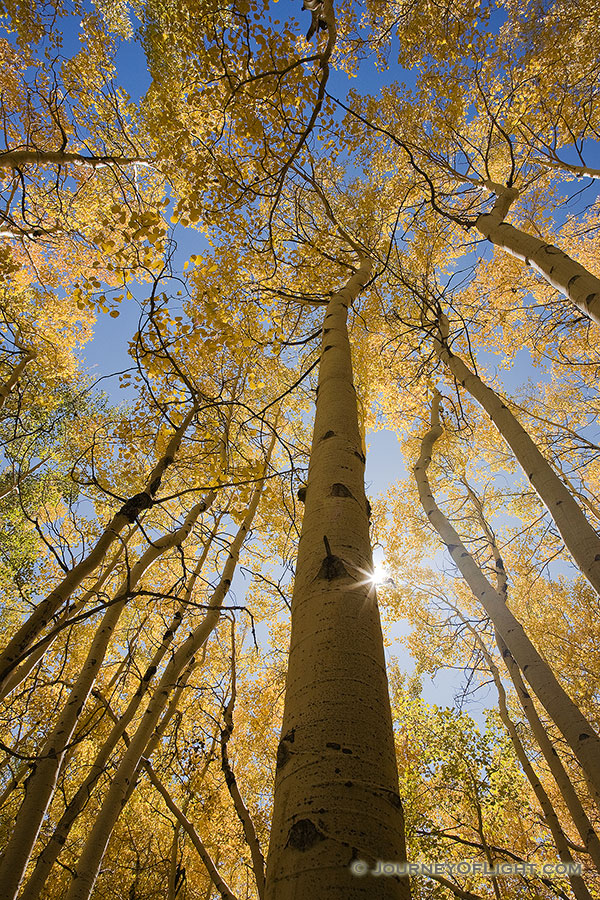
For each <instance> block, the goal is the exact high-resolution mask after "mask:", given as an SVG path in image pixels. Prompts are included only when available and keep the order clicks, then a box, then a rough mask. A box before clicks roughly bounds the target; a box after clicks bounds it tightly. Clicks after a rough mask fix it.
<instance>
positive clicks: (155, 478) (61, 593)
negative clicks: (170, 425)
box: [0, 405, 196, 685]
mask: <svg viewBox="0 0 600 900" xmlns="http://www.w3.org/2000/svg"><path fill="white" fill-rule="evenodd" d="M195 414H196V406H195V405H194V406H193V407H192V409H191V410H190V411H189V412H188V414H187V415H186V416H185V418H184V420H183V422H182V423H181V425H180V426H179V428H178V429H177V430H176V431H175V433H174V434H173V436H172V438H171V440H170V441H169V444H168V445H167V449H166V450H165V453H164V454H163V456H162V457H161V458H160V459H159V460H158V462H157V463H156V465H155V466H154V468H153V470H152V472H151V473H150V475H149V477H148V480H147V482H146V486H145V488H144V490H143V491H141V492H140V493H139V494H136V495H135V496H133V497H130V498H129V500H127V502H126V503H125V504H124V505H123V506H122V507H121V509H120V510H119V511H118V512H117V513H116V514H115V515H114V516H113V518H112V519H111V521H110V522H109V524H108V525H107V526H106V528H105V529H104V532H103V533H102V534H101V536H100V538H99V539H98V541H97V542H96V545H95V546H94V547H93V548H92V550H91V551H90V552H89V553H88V554H87V556H85V557H84V558H83V559H82V560H81V562H79V563H78V564H77V565H76V566H74V567H73V568H72V569H71V570H70V571H69V572H68V573H67V574H66V575H65V577H64V578H63V580H62V581H61V583H60V584H59V585H58V587H56V588H55V589H54V590H53V591H52V592H51V593H50V594H48V596H47V597H46V598H45V599H44V600H42V601H41V602H40V603H39V604H38V605H37V606H36V608H35V610H34V611H33V612H32V614H31V615H30V616H29V618H28V619H27V620H26V621H25V622H24V623H23V624H22V625H21V626H20V628H18V630H17V632H16V634H15V635H14V636H13V637H12V638H11V640H10V641H9V643H8V645H7V646H6V648H5V650H4V651H3V652H2V654H0V685H2V684H3V682H4V679H5V678H6V677H7V676H8V675H9V674H10V673H11V672H12V670H13V669H14V668H15V666H16V665H18V664H19V663H20V662H21V660H22V659H23V658H24V657H23V656H22V654H23V653H24V651H25V650H27V648H28V647H29V645H30V644H31V642H32V641H33V640H34V639H35V638H36V637H37V636H38V635H39V634H40V633H41V632H42V631H43V629H44V628H45V627H46V625H47V624H48V622H49V621H50V619H51V618H52V616H53V615H54V614H55V613H56V612H57V611H58V610H59V609H60V608H61V607H62V606H63V604H64V603H66V602H67V600H68V599H69V598H70V597H71V596H72V594H73V592H74V591H76V590H77V588H78V587H79V586H80V584H81V583H82V581H83V580H84V578H86V577H87V576H88V575H91V573H92V572H93V571H94V570H95V569H96V568H97V567H98V566H99V565H100V564H101V562H102V560H103V559H104V557H105V556H106V553H107V552H108V550H109V549H110V547H111V546H112V545H113V544H114V542H115V541H116V540H117V538H118V537H119V535H120V533H121V532H122V531H123V529H124V528H125V527H126V526H127V525H131V524H133V523H134V522H135V521H136V520H137V517H138V516H139V515H140V513H141V512H142V511H143V510H144V509H148V508H149V507H151V506H152V504H153V502H154V497H155V494H156V492H157V490H158V489H159V487H160V483H161V479H162V476H163V475H164V473H165V471H166V469H167V468H168V467H169V466H170V465H171V464H172V462H173V459H174V457H175V453H176V452H177V450H178V448H179V445H180V443H181V440H182V438H183V435H184V434H185V432H186V430H187V428H188V427H189V425H190V423H191V421H192V419H193V417H194V415H195Z"/></svg>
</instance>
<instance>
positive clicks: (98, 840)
mask: <svg viewBox="0 0 600 900" xmlns="http://www.w3.org/2000/svg"><path fill="white" fill-rule="evenodd" d="M274 440H275V438H273V440H272V442H271V446H270V449H269V451H268V453H267V461H268V460H269V459H270V456H271V453H272V450H273V446H274ZM265 470H266V464H265ZM264 483H265V482H264V478H262V479H260V480H259V481H258V483H257V485H256V486H255V488H254V490H253V493H252V497H251V500H250V503H249V504H248V508H247V511H246V515H245V516H244V519H243V521H242V523H241V525H240V527H239V529H238V531H237V534H236V536H235V538H234V540H233V541H232V543H231V545H230V547H229V552H228V556H227V562H226V563H225V567H224V569H223V574H222V575H221V579H220V581H219V583H218V585H217V587H216V588H215V590H214V591H213V593H212V595H211V598H210V600H209V602H208V604H207V606H208V612H207V613H206V615H205V616H204V618H203V619H202V621H201V622H200V623H199V624H198V625H197V626H196V627H195V628H194V629H193V631H192V632H191V633H190V634H189V635H188V637H187V638H186V639H185V641H183V642H182V643H181V644H180V646H179V647H178V648H177V650H176V651H175V653H174V654H173V656H172V657H171V659H170V660H169V662H168V663H167V665H166V667H165V669H164V671H163V673H162V675H161V677H160V679H159V682H158V684H157V685H156V688H155V690H154V693H153V695H152V697H151V699H150V701H149V702H148V705H147V707H146V709H145V710H144V715H143V717H142V720H141V722H140V724H139V726H138V728H137V730H136V732H135V734H134V735H133V736H132V737H131V740H130V743H129V747H128V748H127V751H126V752H125V755H124V756H123V758H122V760H121V762H120V763H119V766H118V768H117V770H116V772H115V774H114V776H113V778H112V780H111V784H110V787H109V789H108V792H107V794H106V796H105V798H104V801H103V803H102V806H101V809H100V811H99V813H98V816H97V818H96V821H95V822H94V825H93V827H92V829H91V831H90V833H89V835H88V838H87V840H86V842H85V845H84V848H83V850H82V853H81V856H80V858H79V862H78V863H77V867H76V870H75V875H74V877H73V881H72V882H71V886H70V888H69V892H68V894H67V900H88V898H89V896H90V894H91V892H92V890H93V888H94V884H95V882H96V879H97V877H98V872H99V869H100V866H101V864H102V860H103V858H104V854H105V852H106V847H107V845H108V841H109V839H110V835H111V833H112V830H113V827H114V825H115V822H116V821H117V819H118V817H119V815H120V813H121V810H122V809H123V806H124V804H125V802H126V800H127V797H128V794H129V791H130V790H133V788H134V787H135V782H136V777H135V776H136V772H137V771H138V767H139V765H140V761H141V759H142V756H144V754H146V758H149V757H150V755H151V751H149V749H148V747H149V745H151V744H152V743H153V731H154V729H155V728H156V725H157V723H158V721H159V718H160V716H161V714H162V713H163V711H164V708H165V706H166V705H167V703H168V702H169V697H170V695H171V693H172V692H173V690H174V689H175V688H177V687H178V685H179V683H180V682H181V681H182V679H185V677H186V676H185V674H183V675H182V673H184V670H186V667H187V670H188V673H189V671H191V669H190V667H192V668H193V666H194V657H195V654H196V653H198V651H199V650H201V649H202V647H203V646H204V645H205V644H206V642H207V640H208V638H209V637H210V635H211V634H212V632H213V631H214V629H215V628H216V627H217V625H218V624H219V621H220V618H221V606H222V604H223V601H224V599H225V597H226V595H227V593H228V591H229V588H230V586H231V580H232V578H233V575H234V572H235V568H236V565H237V561H238V558H239V554H240V551H241V548H242V544H243V543H244V540H245V539H246V537H247V535H248V532H249V530H250V528H251V525H252V522H253V520H254V516H255V515H256V511H257V509H258V504H259V502H260V498H261V494H262V491H263V488H264ZM154 745H155V744H154Z"/></svg>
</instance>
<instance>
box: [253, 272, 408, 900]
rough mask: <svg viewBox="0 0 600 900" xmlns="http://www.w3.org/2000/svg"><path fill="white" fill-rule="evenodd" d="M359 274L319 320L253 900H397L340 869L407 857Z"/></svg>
mask: <svg viewBox="0 0 600 900" xmlns="http://www.w3.org/2000/svg"><path fill="white" fill-rule="evenodd" d="M370 274H371V262H370V260H369V259H365V258H363V259H361V260H360V267H359V268H358V270H357V271H356V272H355V274H354V275H352V277H351V278H350V280H349V281H348V282H347V284H346V285H345V286H344V287H343V288H342V289H341V290H339V291H337V292H336V293H335V294H333V296H332V297H331V300H330V301H329V303H328V305H327V311H326V314H325V320H324V323H323V332H322V342H321V362H320V368H319V382H318V388H317V402H316V416H315V425H314V432H313V440H312V449H311V456H310V467H309V473H308V484H307V489H306V508H305V513H304V521H303V524H302V534H301V537H300V543H299V547H298V558H297V565H296V579H295V585H294V593H293V599H292V634H291V644H290V655H289V664H288V672H287V681H286V693H285V709H284V716H283V726H282V736H281V740H280V742H279V747H278V752H277V773H276V780H275V798H274V810H273V822H272V826H271V840H270V847H269V855H268V861H267V877H266V893H265V896H266V900H300V898H307V897H310V898H311V900H358V898H365V897H369V898H373V900H375V898H390V900H391V898H394V900H396V898H397V900H400V898H403V900H404V898H407V897H408V896H409V885H408V882H407V881H406V880H402V879H400V878H398V877H386V878H377V879H376V878H373V877H372V876H369V875H367V876H365V877H358V875H356V874H354V873H353V870H352V868H351V866H352V863H353V862H355V863H356V862H357V861H364V862H365V863H367V864H369V865H372V864H374V863H375V862H376V861H377V860H394V861H402V860H404V859H405V858H406V855H405V854H406V851H405V845H404V821H403V812H402V804H401V802H400V798H399V796H398V774H397V767H396V757H395V750H394V735H393V730H392V717H391V711H390V701H389V694H388V684H387V676H386V670H385V659H384V651H383V639H382V633H381V625H380V621H379V612H378V608H377V601H376V597H375V590H374V584H373V581H372V579H371V578H370V573H372V571H373V562H372V554H371V545H370V540H369V517H368V511H367V500H366V497H365V489H364V466H365V456H364V449H363V444H362V440H361V435H360V429H359V423H358V412H357V403H356V391H355V388H354V384H353V375H352V359H351V353H350V343H349V340H348V333H347V325H346V322H347V314H348V307H349V305H350V304H351V303H352V301H353V300H354V299H355V298H356V296H357V295H358V293H359V291H360V290H361V288H363V287H364V285H365V284H366V282H367V281H368V279H369V276H370Z"/></svg>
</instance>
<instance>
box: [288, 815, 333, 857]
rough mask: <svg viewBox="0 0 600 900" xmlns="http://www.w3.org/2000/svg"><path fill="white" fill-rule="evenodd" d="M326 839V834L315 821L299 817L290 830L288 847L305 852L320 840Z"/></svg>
mask: <svg viewBox="0 0 600 900" xmlns="http://www.w3.org/2000/svg"><path fill="white" fill-rule="evenodd" d="M324 840H325V835H324V834H323V833H322V832H321V831H319V829H318V828H317V826H316V825H315V824H314V822H311V821H310V819H298V821H297V822H294V824H293V825H292V827H291V828H290V830H289V832H288V839H287V843H286V847H292V848H293V849H294V850H300V852H301V853H304V852H305V851H306V850H310V849H311V847H314V845H315V844H318V843H319V841H324Z"/></svg>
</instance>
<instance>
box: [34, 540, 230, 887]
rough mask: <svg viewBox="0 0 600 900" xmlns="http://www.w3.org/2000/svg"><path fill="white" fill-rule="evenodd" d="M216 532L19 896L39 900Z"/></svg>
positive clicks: (143, 692)
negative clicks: (133, 689) (135, 689)
mask: <svg viewBox="0 0 600 900" xmlns="http://www.w3.org/2000/svg"><path fill="white" fill-rule="evenodd" d="M215 534H216V529H215V530H214V531H213V532H212V534H211V535H210V536H209V538H208V539H207V541H206V543H205V546H204V548H203V551H202V554H201V555H200V559H199V560H198V564H197V566H196V568H195V569H194V572H193V573H192V575H191V577H190V579H189V581H188V584H187V586H186V591H185V599H184V600H183V601H182V603H181V604H180V606H179V607H178V609H177V610H176V611H175V613H174V615H173V619H172V621H171V623H170V625H169V627H168V628H167V630H166V631H165V633H164V634H163V637H162V641H161V643H160V646H159V647H158V648H157V649H156V652H155V653H154V655H153V656H152V658H151V660H150V663H149V665H148V666H147V668H146V671H145V672H144V675H143V676H142V680H141V682H140V686H139V687H138V689H137V691H136V692H135V694H134V695H133V697H132V698H131V700H130V701H129V703H128V704H127V707H126V708H125V710H124V711H123V712H122V713H121V715H119V716H116V717H115V722H114V725H113V727H112V729H111V731H110V734H109V735H108V737H107V738H106V740H105V741H104V743H103V744H102V746H101V747H100V749H99V751H98V753H97V754H96V758H95V760H94V762H93V764H92V766H91V768H90V770H89V772H88V774H87V775H86V777H85V780H84V781H83V783H82V784H81V785H80V786H79V788H78V789H77V791H76V792H75V794H74V795H73V797H72V798H71V800H70V801H69V804H68V806H67V807H66V809H65V811H64V813H63V814H62V816H61V817H60V819H59V821H58V823H57V825H56V828H55V829H54V833H53V834H52V837H51V838H50V840H49V842H48V843H47V844H46V846H45V847H44V849H43V850H42V852H41V853H40V854H39V856H38V858H37V861H36V864H35V869H34V870H33V873H32V875H31V877H30V878H29V879H28V881H27V884H26V885H25V887H24V889H23V892H22V893H21V895H20V898H19V900H38V897H39V896H40V894H41V892H42V889H43V887H44V885H45V883H46V880H47V878H48V876H49V875H50V871H51V869H52V866H53V865H54V863H55V862H56V860H57V859H58V856H59V855H60V853H61V851H62V848H63V847H64V845H65V842H66V840H67V837H68V836H69V832H70V830H71V827H72V825H73V823H74V822H75V820H76V819H77V817H78V816H79V814H80V813H81V811H82V810H83V808H84V806H85V804H86V803H87V801H88V798H89V797H90V795H91V793H92V791H93V789H94V785H95V784H96V782H97V780H98V779H99V778H100V776H101V775H102V774H103V773H104V772H105V769H106V764H107V763H108V760H109V759H110V757H111V755H112V753H113V751H114V749H115V747H116V746H117V744H118V743H119V740H120V739H121V737H123V735H124V734H125V732H126V729H127V726H128V725H129V724H130V722H131V721H132V720H133V718H134V716H135V715H136V713H137V711H138V709H139V707H140V704H141V703H142V701H143V699H144V697H145V696H146V694H147V692H148V690H149V688H150V683H151V681H152V678H153V677H154V675H155V674H156V672H157V670H158V668H159V667H160V665H161V663H162V661H163V659H164V656H165V654H166V653H167V651H168V649H169V647H170V646H171V644H172V641H173V638H174V637H175V634H176V632H177V630H178V629H179V627H180V625H181V623H182V621H183V615H184V613H185V610H186V608H187V601H188V600H189V599H190V596H191V593H192V590H193V587H194V584H195V582H196V580H197V578H198V576H199V574H200V572H201V570H202V566H203V564H204V562H205V560H206V556H207V554H208V551H209V548H210V546H211V544H212V541H213V538H214V535H215Z"/></svg>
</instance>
